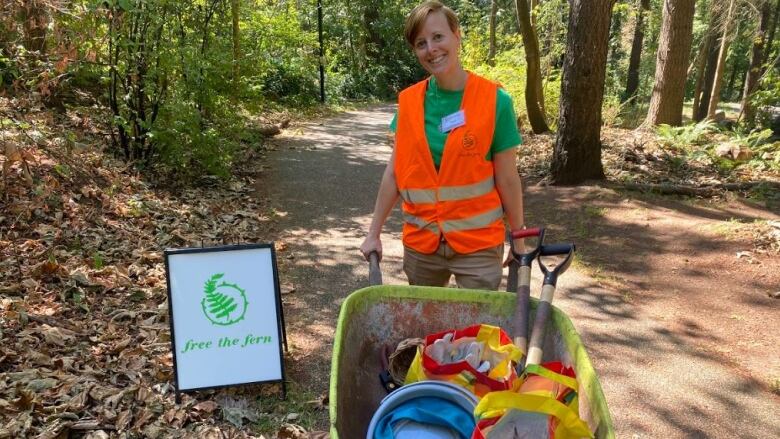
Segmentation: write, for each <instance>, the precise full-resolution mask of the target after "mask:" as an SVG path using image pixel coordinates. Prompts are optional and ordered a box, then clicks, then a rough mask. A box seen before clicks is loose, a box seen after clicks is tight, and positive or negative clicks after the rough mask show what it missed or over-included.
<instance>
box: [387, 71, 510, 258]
mask: <svg viewBox="0 0 780 439" xmlns="http://www.w3.org/2000/svg"><path fill="white" fill-rule="evenodd" d="M427 86H428V80H424V81H421V82H418V83H417V84H415V85H413V86H411V87H408V88H406V89H405V90H403V91H402V92H401V93H400V94H399V95H398V119H397V125H396V132H395V140H396V146H395V179H396V183H397V185H398V192H400V194H401V198H402V200H403V203H402V204H403V212H404V226H403V243H404V245H405V246H407V247H410V248H412V249H414V250H416V251H418V252H420V253H425V254H430V253H433V252H435V251H436V249H437V248H438V246H439V242H440V241H441V235H442V234H443V235H444V239H446V240H447V242H448V243H449V244H450V246H451V247H452V248H453V250H455V251H456V252H458V253H462V254H464V253H473V252H475V251H478V250H482V249H486V248H489V247H494V246H497V245H499V244H501V243H502V242H503V241H504V222H503V217H504V210H503V208H502V206H501V198H500V197H499V195H498V191H497V190H496V187H495V182H494V178H493V175H494V172H493V162H492V161H490V160H485V157H486V156H487V154H488V152H489V151H490V146H491V143H492V141H493V131H494V130H495V125H496V93H497V87H498V85H497V84H495V83H493V82H491V81H489V80H487V79H484V78H481V77H479V76H477V75H474V74H472V73H469V75H468V79H467V80H466V89H465V90H464V92H463V102H462V104H461V109H462V110H463V111H464V113H465V116H466V123H465V125H463V126H460V127H457V128H454V129H453V130H452V131H450V132H449V134H448V135H447V141H446V142H445V144H444V155H443V156H442V161H441V166H440V167H439V171H438V172H436V168H435V167H434V164H433V158H432V157H431V152H430V148H429V147H428V140H427V138H426V136H425V113H424V111H425V110H424V103H425V91H426V89H427Z"/></svg>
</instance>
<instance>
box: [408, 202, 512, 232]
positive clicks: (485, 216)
mask: <svg viewBox="0 0 780 439" xmlns="http://www.w3.org/2000/svg"><path fill="white" fill-rule="evenodd" d="M503 216H504V209H503V208H501V207H499V208H497V209H493V210H489V211H487V212H485V213H481V214H479V215H474V216H472V217H470V218H464V219H459V220H447V221H442V222H441V227H442V230H443V231H445V232H459V231H463V230H473V229H481V228H483V227H487V226H489V225H491V224H493V223H494V222H495V221H498V220H500V219H501V218H503ZM404 221H406V222H407V223H409V224H411V225H413V226H415V227H417V228H418V229H425V230H428V231H430V232H432V233H435V234H437V235H438V234H439V226H438V225H437V224H436V222H434V221H426V220H425V219H424V218H420V217H419V216H414V215H410V214H408V213H406V212H404Z"/></svg>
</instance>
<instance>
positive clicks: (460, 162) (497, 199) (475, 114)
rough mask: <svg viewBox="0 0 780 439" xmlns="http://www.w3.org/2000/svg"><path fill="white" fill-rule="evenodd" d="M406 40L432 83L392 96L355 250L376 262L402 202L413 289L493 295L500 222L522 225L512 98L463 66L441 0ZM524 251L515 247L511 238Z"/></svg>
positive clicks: (425, 7)
mask: <svg viewBox="0 0 780 439" xmlns="http://www.w3.org/2000/svg"><path fill="white" fill-rule="evenodd" d="M404 36H405V38H406V41H407V42H408V43H409V45H410V46H411V48H412V50H413V51H414V53H415V55H417V60H418V61H419V62H420V64H421V65H422V66H423V68H425V70H426V71H428V73H430V75H431V76H430V77H429V78H428V79H426V80H424V81H422V82H419V83H417V84H415V85H413V86H411V87H409V88H407V89H405V90H403V91H402V92H401V93H400V94H399V96H398V113H397V114H396V117H395V119H394V120H393V123H392V124H391V130H392V131H394V132H395V147H394V148H393V153H392V155H391V157H390V160H389V162H388V164H387V167H386V169H385V172H384V174H383V176H382V182H381V184H380V187H379V194H378V195H377V200H376V205H375V207H374V215H373V219H372V221H371V225H370V227H369V231H368V235H367V237H366V238H365V240H364V241H363V244H362V245H361V246H360V251H361V252H362V253H363V255H364V256H365V257H366V258H368V255H369V254H370V253H372V252H376V253H377V254H378V255H379V258H380V259H381V257H382V241H381V238H380V234H381V230H382V226H383V225H384V222H385V220H386V219H387V216H388V215H389V214H390V211H391V210H392V208H393V206H395V204H396V202H397V201H398V198H399V197H401V198H402V200H403V203H402V207H403V212H404V226H403V243H404V272H405V273H406V275H407V277H408V278H409V283H410V284H412V285H430V286H446V285H447V284H448V283H449V279H450V277H451V276H452V275H454V276H455V281H456V283H457V284H458V286H459V287H461V288H475V289H486V290H496V289H497V288H498V286H499V284H500V282H501V277H502V264H501V259H502V255H503V250H504V222H503V218H504V215H506V217H507V219H508V221H509V225H510V227H511V228H512V230H516V229H521V228H523V200H522V186H521V183H520V178H519V176H518V175H517V168H516V164H515V148H516V147H517V146H518V145H519V144H520V142H521V139H520V135H519V133H518V131H517V125H516V122H515V115H514V110H513V108H512V100H511V98H510V97H509V95H507V94H506V92H504V91H503V90H502V89H501V88H500V87H499V86H498V85H497V84H495V83H493V82H491V81H488V80H487V79H484V78H481V77H479V76H477V75H474V74H473V73H470V72H467V71H465V70H464V69H463V66H462V65H461V63H460V53H459V50H460V43H461V35H460V28H459V26H458V18H457V16H456V15H455V13H454V12H453V11H452V10H451V9H450V8H448V7H446V6H444V5H442V4H441V3H440V2H438V1H426V2H424V3H422V4H420V5H419V6H417V7H416V8H415V9H414V10H412V12H411V13H410V14H409V17H407V20H406V25H405V28H404ZM514 246H515V249H516V251H518V252H522V251H523V242H522V240H515V242H514Z"/></svg>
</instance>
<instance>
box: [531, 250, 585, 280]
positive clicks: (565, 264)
mask: <svg viewBox="0 0 780 439" xmlns="http://www.w3.org/2000/svg"><path fill="white" fill-rule="evenodd" d="M575 249H576V247H575V245H574V244H552V245H543V246H542V248H541V250H540V252H539V268H541V269H542V273H544V282H543V284H544V285H553V286H555V284H556V283H557V282H558V276H560V275H561V274H563V272H565V271H566V269H567V268H569V265H571V261H572V260H573V259H574V250H575ZM557 255H566V257H565V258H564V260H563V261H562V262H561V263H559V264H558V265H556V266H555V268H553V269H552V270H551V269H549V268H547V265H545V263H544V261H543V259H544V256H557Z"/></svg>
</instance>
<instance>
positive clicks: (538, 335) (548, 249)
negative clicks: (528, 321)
mask: <svg viewBox="0 0 780 439" xmlns="http://www.w3.org/2000/svg"><path fill="white" fill-rule="evenodd" d="M574 249H575V247H574V244H553V245H543V246H542V248H541V251H540V252H539V268H541V269H542V273H543V274H544V282H543V283H542V294H541V296H540V297H539V304H538V305H537V307H536V318H535V319H534V326H533V329H532V330H531V342H530V345H529V348H528V356H527V357H526V361H525V364H526V366H527V365H529V364H541V362H542V346H543V345H544V335H545V334H544V332H545V326H546V324H547V319H548V318H549V316H550V309H551V307H552V300H553V295H554V294H555V284H556V283H557V282H558V276H560V275H561V274H563V272H565V271H566V269H567V268H569V265H570V264H571V261H572V259H574ZM556 255H565V257H564V259H563V261H561V262H560V263H559V264H558V265H556V266H555V268H553V269H549V268H547V266H546V265H545V264H544V256H556Z"/></svg>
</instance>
